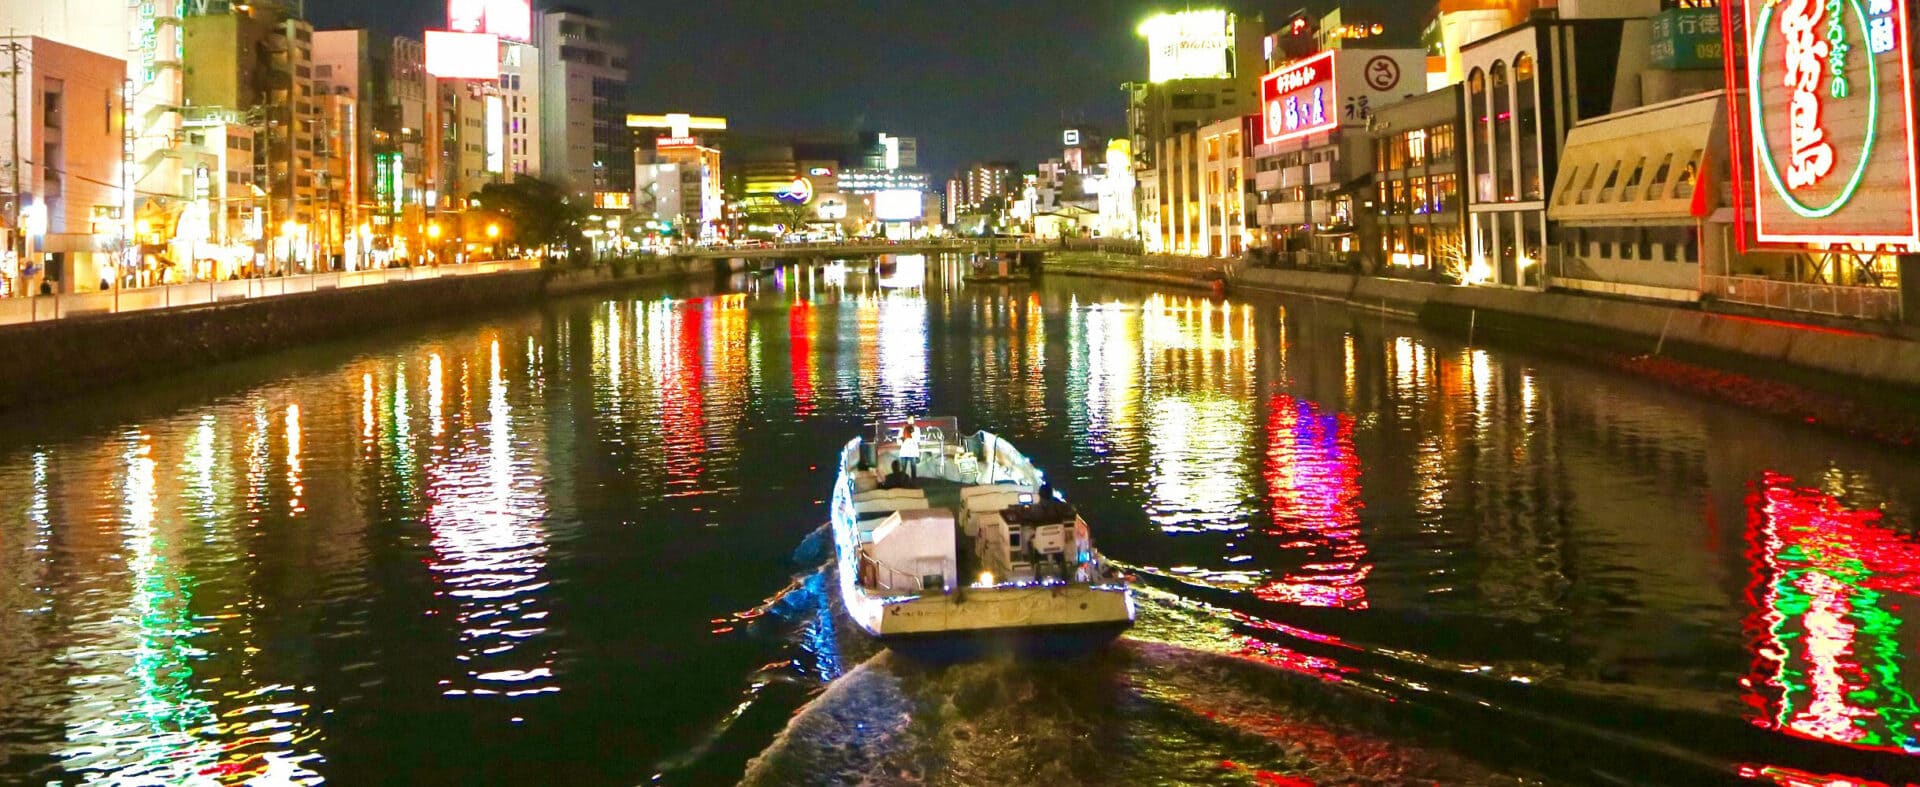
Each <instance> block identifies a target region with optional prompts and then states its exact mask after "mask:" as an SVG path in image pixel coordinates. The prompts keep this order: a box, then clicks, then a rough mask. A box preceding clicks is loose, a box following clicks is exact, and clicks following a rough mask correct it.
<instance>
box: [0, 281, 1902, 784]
mask: <svg viewBox="0 0 1920 787" xmlns="http://www.w3.org/2000/svg"><path fill="white" fill-rule="evenodd" d="M911 278H912V270H911V264H910V263H907V264H906V265H905V267H903V268H902V269H901V270H899V271H890V276H889V279H888V281H887V282H886V283H888V284H896V283H911V281H910V280H911ZM881 283H882V282H881V281H880V280H879V278H878V277H876V276H874V275H872V274H870V273H869V272H868V271H866V270H865V269H863V268H859V267H856V268H854V269H853V270H851V271H843V270H841V269H839V268H837V267H836V268H834V269H813V270H811V271H808V272H804V273H803V272H799V271H794V270H788V271H786V272H784V273H783V275H782V276H780V277H779V278H777V279H766V280H761V281H758V282H747V283H740V284H738V285H737V286H738V288H739V289H738V291H736V292H731V293H730V294H703V293H705V291H706V290H707V289H708V288H705V287H693V288H686V289H680V290H676V291H672V292H644V293H635V294H629V295H624V296H620V297H614V298H609V299H603V300H581V301H573V302H563V303H559V304H553V305H550V306H548V307H545V308H543V309H541V310H537V311H535V310H528V311H525V312H520V313H512V314H506V315H501V316H497V317H494V318H491V319H488V320H485V321H482V322H479V323H475V324H470V325H465V326H458V327H451V328H448V327H443V328H436V329H421V330H416V331H412V332H408V333H402V334H397V335H395V336H389V337H385V338H380V339H376V340H369V341H367V342H364V343H361V344H358V345H354V346H351V347H345V348H341V347H334V348H326V349H322V350H316V351H313V352H307V353H300V354H294V355H289V356H285V357H282V358H276V359H271V360H269V361H264V362H260V363H254V364H249V365H245V366H241V367H234V368H229V369H222V370H218V371H216V372H214V373H209V374H204V375H196V376H194V377H193V378H192V379H184V380H178V381H174V382H170V383H161V384H156V385H149V386H144V387H140V388H136V389H133V390H122V391H116V392H114V393H111V394H107V395H102V396H99V397H95V398H93V399H89V400H83V401H80V402H76V403H74V404H73V405H71V406H68V407H64V408H62V409H59V410H50V411H46V412H42V413H33V414H27V415H24V416H16V417H15V419H14V420H13V421H12V422H11V423H10V424H8V425H6V426H5V427H4V429H5V431H4V433H0V783H16V782H17V783H30V784H43V783H47V782H65V783H78V782H85V781H98V782H103V783H113V784H154V783H168V784H171V783H208V784H210V783H224V782H244V781H250V780H258V781H259V782H261V783H311V782H319V781H322V780H326V781H334V782H339V783H348V784H363V783H393V782H407V783H441V784H477V783H550V784H561V783H565V784H635V783H642V782H646V781H648V780H651V779H659V780H661V781H664V782H667V783H715V782H719V783H727V782H734V781H739V780H741V779H742V778H744V779H745V780H746V781H748V782H750V783H754V784H840V783H857V782H865V783H870V784H890V783H903V782H904V783H917V782H925V783H935V784H1008V783H1040V784H1048V785H1073V784H1087V785H1101V784H1183V783H1184V784H1269V785H1296V784H1330V783H1331V784H1347V783H1378V784H1398V783H1407V782H1426V783H1433V782H1438V783H1449V784H1453V783H1468V784H1502V783H1514V782H1515V781H1516V780H1519V781H1539V782H1547V783H1619V782H1626V783H1636V782H1666V783H1683V784H1700V783H1711V782H1717V781H1732V780H1740V779H1753V780H1757V783H1762V784H1781V785H1802V784H1808V785H1810V784H1868V783H1874V782H1881V783H1900V782H1905V781H1907V780H1909V779H1912V778H1915V773H1916V772H1917V770H1916V768H1915V765H1916V764H1917V763H1920V758H1916V757H1912V756H1910V755H1909V752H1920V701H1917V700H1916V695H1920V666H1916V664H1915V663H1914V657H1915V655H1916V654H1917V653H1920V633H1916V632H1917V631H1920V606H1916V602H1920V543H1916V541H1915V539H1914V538H1913V527H1914V524H1915V515H1914V501H1915V496H1916V492H1920V462H1916V461H1915V460H1914V459H1912V458H1909V457H1904V456H1898V455H1892V454H1888V453H1884V452H1882V451H1881V450H1880V449H1877V448H1874V447H1870V446H1866V445H1859V444H1855V443H1853V442H1850V441H1847V440H1845V439H1841V438H1835V437H1832V436H1829V435H1828V434H1827V433H1824V432H1820V431H1815V430H1812V429H1808V428H1800V427H1797V426H1795V425H1792V424H1783V423H1779V422H1775V421H1772V420H1767V419H1764V418H1760V417H1756V416H1752V415H1748V414H1745V413H1742V412H1737V411H1733V410H1731V409H1730V408H1728V407H1726V406H1724V405H1720V404H1716V403H1713V402H1707V401H1701V400H1696V399H1691V398H1685V397H1681V396H1677V395H1671V394H1668V393H1665V392H1662V391H1661V390H1659V389H1656V388H1653V387H1650V386H1648V385H1645V384H1643V383H1638V382H1633V381H1626V380H1620V379H1615V378H1611V377H1608V376H1606V375H1604V374H1601V373H1598V372H1595V371H1590V370H1587V369H1583V368H1579V367H1576V366H1570V365H1566V364H1562V363H1558V362H1555V361H1552V360H1547V359H1542V358H1538V357H1532V356H1526V355H1517V354H1513V353H1510V352H1504V351H1501V350H1499V349H1497V348H1484V347H1467V346H1464V345H1463V344H1462V343H1460V342H1459V341H1456V340H1454V339H1451V338H1445V337H1437V336H1432V335H1428V334H1425V333H1422V332H1420V331H1418V330H1415V329H1413V328H1412V327H1410V326H1406V325H1402V324H1397V323H1391V322H1384V321H1382V320H1381V319H1380V318H1378V317H1375V316H1368V315H1364V314H1357V313H1351V312H1348V311H1345V310H1343V309H1339V308H1335V307H1331V306H1326V305H1316V304H1312V303H1307V302H1281V301H1272V300H1245V301H1234V302H1232V303H1228V304H1225V305H1215V304H1211V303H1208V302H1207V301H1205V300H1200V299H1196V298H1194V297H1192V296H1190V295H1187V294H1183V293H1156V292H1155V291H1153V290H1149V289H1144V288H1135V287H1129V286H1120V285H1113V284H1106V283H1095V282H1086V281H1075V280H1068V279H1063V280H1055V281H1050V282H1048V283H1047V284H1046V285H1045V286H1044V287H1042V288H1040V289H1038V290H1037V291H1035V290H1031V289H1028V288H1004V287H984V288H983V287H965V286H962V285H960V284H958V283H953V282H951V281H950V278H949V277H947V276H943V275H942V271H941V270H940V266H939V265H935V270H934V271H933V272H932V273H931V275H930V278H929V282H928V285H927V287H926V289H925V290H924V294H923V291H920V290H899V289H890V288H882V287H881V286H880V285H881ZM904 412H915V413H921V412H935V413H950V414H955V415H958V416H960V417H961V418H962V419H963V422H964V423H965V424H967V425H969V426H970V427H980V428H989V429H993V430H995V431H998V432H1000V433H1001V434H1003V435H1005V436H1007V437H1009V438H1011V439H1013V440H1015V441H1016V442H1017V443H1018V444H1019V445H1020V446H1021V447H1023V448H1025V449H1027V450H1028V451H1029V452H1030V453H1032V454H1033V455H1034V456H1035V457H1036V459H1037V460H1038V461H1039V462H1040V463H1041V465H1042V466H1043V467H1045V468H1047V469H1048V470H1049V471H1051V472H1050V475H1051V476H1052V477H1053V478H1054V479H1055V481H1056V483H1058V484H1059V485H1060V486H1062V487H1063V489H1064V490H1065V491H1066V492H1067V493H1068V494H1069V495H1070V496H1071V497H1072V498H1073V499H1075V500H1076V501H1077V502H1078V503H1080V505H1081V506H1082V507H1083V509H1084V510H1085V512H1086V513H1087V514H1088V516H1089V519H1090V520H1092V521H1094V522H1095V526H1096V535H1097V537H1098V538H1099V539H1100V540H1101V543H1102V546H1103V547H1104V549H1105V551H1106V552H1107V553H1108V554H1109V555H1110V556H1112V557H1114V558H1116V559H1119V560H1121V561H1124V562H1126V563H1127V564H1129V565H1131V566H1134V567H1136V569H1137V571H1138V572H1139V574H1140V579H1141V584H1142V589H1141V601H1142V605H1141V606H1142V612H1141V620H1140V624H1139V626H1138V627H1137V628H1136V630H1135V631H1134V632H1133V633H1132V634H1131V635H1130V637H1129V638H1128V639H1127V640H1125V641H1123V642H1122V643H1121V644H1120V645H1119V646H1117V647H1116V648H1114V649H1113V650H1112V651H1111V652H1108V653H1106V654H1103V655H1102V656H1100V657H1098V658H1095V659H1093V660H1091V661H1088V662H1083V663H1077V664H1064V665H1063V664H1014V663H984V664H972V665H965V666H959V667H953V668H947V669H931V668H925V667H921V666H918V665H915V664H912V663H908V662H905V661H902V660H899V659H895V658H893V657H892V656H890V655H887V654H884V653H875V652H874V651H873V649H872V648H871V647H869V646H868V645H866V644H865V643H864V642H862V641H861V640H860V639H859V638H858V637H857V636H851V635H849V634H848V632H847V628H846V624H845V622H844V621H843V620H837V619H836V618H835V616H834V614H833V609H832V605H831V603H830V601H829V599H828V598H827V597H826V596H825V595H824V594H823V593H822V590H823V588H824V587H825V585H824V578H823V576H822V575H821V573H820V572H821V569H822V567H823V566H824V564H825V562H826V555H825V553H824V552H823V549H825V548H826V546H825V544H824V543H823V541H822V539H821V537H820V536H819V535H818V534H817V533H815V530H816V529H817V528H818V526H819V525H820V523H821V522H822V521H823V520H824V510H823V506H822V503H821V498H822V497H823V496H824V493H825V492H826V490H827V485H828V483H829V482H830V475H829V473H828V471H827V470H826V469H825V465H826V463H827V462H829V460H830V459H831V456H832V455H833V451H834V449H835V448H837V447H838V446H839V445H840V444H841V443H842V442H844V440H846V439H847V437H848V436H849V435H850V434H851V433H852V431H853V430H854V429H855V428H856V426H857V425H858V424H859V423H860V422H861V421H862V420H864V419H868V418H872V417H875V416H878V415H886V414H898V413H904ZM1909 615H1913V616H1914V617H1915V620H1914V621H1913V622H1909V621H1908V620H1907V618H1908V616H1909Z"/></svg>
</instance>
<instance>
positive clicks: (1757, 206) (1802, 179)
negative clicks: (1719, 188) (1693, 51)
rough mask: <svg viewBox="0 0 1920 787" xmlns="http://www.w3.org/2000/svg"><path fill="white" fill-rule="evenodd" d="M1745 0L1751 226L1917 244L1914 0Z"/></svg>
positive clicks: (1781, 234) (1758, 233) (1787, 239)
mask: <svg viewBox="0 0 1920 787" xmlns="http://www.w3.org/2000/svg"><path fill="white" fill-rule="evenodd" d="M1746 2H1747V5H1746V13H1745V16H1744V23H1745V30H1744V34H1745V35H1746V45H1747V46H1746V50H1747V52H1746V66H1747V68H1746V72H1747V73H1746V80H1745V82H1746V84H1745V85H1740V86H1741V87H1745V88H1746V93H1747V97H1748V112H1746V113H1745V114H1747V115H1748V117H1747V118H1746V122H1748V123H1749V124H1750V125H1751V138H1752V141H1753V167H1752V169H1751V173H1753V174H1752V175H1751V176H1748V174H1747V173H1742V176H1743V177H1746V179H1748V180H1752V181H1753V184H1752V186H1753V191H1752V193H1753V195H1754V202H1753V205H1752V206H1751V210H1752V220H1753V224H1754V227H1755V237H1756V238H1758V239H1759V240H1760V241H1761V242H1762V243H1775V244H1786V245H1796V246H1806V245H1808V244H1819V245H1831V244H1861V245H1877V246H1886V247H1894V248H1905V249H1920V218H1917V217H1916V213H1917V212H1920V184H1917V183H1916V177H1915V171H1914V138H1913V129H1912V124H1911V117H1912V113H1913V109H1912V80H1911V76H1910V74H1909V69H1908V66H1907V37H1906V31H1905V29H1904V28H1903V27H1902V25H1901V23H1900V22H1901V20H1903V19H1905V8H1904V6H1905V4H1906V2H1907V0H1746ZM1735 81H1736V82H1737V81H1738V80H1735Z"/></svg>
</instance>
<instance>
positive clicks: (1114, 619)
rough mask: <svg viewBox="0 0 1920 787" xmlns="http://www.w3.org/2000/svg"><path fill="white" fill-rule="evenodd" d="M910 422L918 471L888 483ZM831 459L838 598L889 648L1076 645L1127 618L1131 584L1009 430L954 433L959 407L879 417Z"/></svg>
mask: <svg viewBox="0 0 1920 787" xmlns="http://www.w3.org/2000/svg"><path fill="white" fill-rule="evenodd" d="M909 424H911V425H912V426H913V427H914V428H915V430H917V433H918V436H917V438H916V440H917V444H918V446H919V449H920V451H919V454H920V458H919V460H918V479H917V481H915V482H914V483H911V484H906V485H897V486H896V485H889V484H888V483H887V476H888V475H890V474H891V472H892V469H893V467H894V460H895V459H897V458H898V457H899V455H900V435H901V434H902V430H903V428H904V427H906V426H908V425H909ZM839 467H840V474H839V477H838V478H837V479H836V480H835V481H834V487H833V504H832V517H833V525H832V526H833V536H834V545H835V548H836V550H837V552H838V559H839V563H838V568H839V575H840V576H839V588H840V597H841V601H842V602H843V603H844V605H845V606H846V609H847V613H848V614H849V615H850V616H851V617H852V618H853V621H854V623H855V624H856V625H858V626H859V627H860V628H861V629H863V630H865V631H866V632H867V633H868V634H870V635H872V636H873V637H875V638H877V639H878V640H879V641H880V642H881V643H882V644H884V645H886V646H887V647H889V648H891V649H894V650H898V651H903V652H906V653H908V654H910V655H915V656H922V657H931V658H939V659H950V658H972V657H977V656H982V655H989V654H992V653H997V652H1007V653H1014V654H1022V655H1073V654H1077V653H1083V652H1086V651H1089V650H1093V649H1097V648H1099V647H1101V646H1103V645H1105V644H1107V643H1108V642H1111V641H1112V640H1113V639H1114V638H1115V637H1117V636H1119V635H1120V633H1121V632H1122V631H1125V630H1126V629H1127V627H1129V626H1131V625H1133V616H1134V605H1133V594H1132V591H1131V590H1130V589H1129V588H1128V585H1127V582H1126V579H1125V577H1124V576H1123V575H1122V574H1121V573H1120V572H1119V571H1117V570H1116V569H1115V568H1114V567H1113V566H1111V565H1110V564H1108V563H1107V561H1106V559H1105V558H1103V557H1101V555H1100V553H1099V552H1098V551H1096V550H1095V549H1094V547H1093V541H1092V538H1091V536H1090V535H1089V532H1088V528H1087V523H1086V520H1084V519H1082V518H1081V517H1080V515H1079V513H1078V512H1077V511H1075V510H1074V508H1073V507H1072V506H1070V505H1067V504H1066V503H1065V501H1063V500H1061V499H1060V498H1059V496H1058V495H1057V494H1055V493H1053V492H1052V490H1051V488H1050V487H1048V486H1047V485H1046V482H1045V478H1044V476H1043V475H1042V474H1041V472H1040V471H1039V470H1038V469H1036V468H1034V466H1033V463H1032V462H1030V461H1029V460H1028V459H1027V457H1026V456H1024V455H1023V454H1021V453H1020V451H1019V450H1017V449H1015V448H1014V447H1013V445H1012V444H1010V443H1008V442H1007V441H1005V440H1002V439H1000V438H999V437H997V436H995V435H993V434H991V433H988V432H978V433H975V434H973V435H968V436H962V435H961V434H960V430H959V423H958V421H956V420H955V419H953V418H920V419H913V420H911V421H907V420H898V421H890V422H882V423H878V424H875V425H874V427H873V434H872V435H870V436H869V437H868V438H860V437H856V438H854V439H853V441H852V442H849V443H847V445H846V447H845V448H844V449H842V450H841V452H840V464H839ZM882 468H885V471H884V472H883V471H882V470H881V469H882ZM890 487H891V488H890Z"/></svg>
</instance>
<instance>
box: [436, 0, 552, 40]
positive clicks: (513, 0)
mask: <svg viewBox="0 0 1920 787" xmlns="http://www.w3.org/2000/svg"><path fill="white" fill-rule="evenodd" d="M447 29H448V30H452V31H454V32H456V33H491V34H493V35H496V36H499V37H501V38H504V39H506V40H508V41H519V42H520V43H523V44H525V43H532V41H533V3H531V2H529V0H447Z"/></svg>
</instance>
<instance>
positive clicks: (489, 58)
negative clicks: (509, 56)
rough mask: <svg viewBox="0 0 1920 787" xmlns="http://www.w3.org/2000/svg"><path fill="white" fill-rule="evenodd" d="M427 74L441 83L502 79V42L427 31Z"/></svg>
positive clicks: (478, 35)
mask: <svg viewBox="0 0 1920 787" xmlns="http://www.w3.org/2000/svg"><path fill="white" fill-rule="evenodd" d="M427 73H429V74H432V75H434V76H436V77H439V78H441V79H485V80H495V79H499V78H500V38H499V37H498V36H494V35H491V34H488V33H452V32H447V31H445V30H428V31H427Z"/></svg>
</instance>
